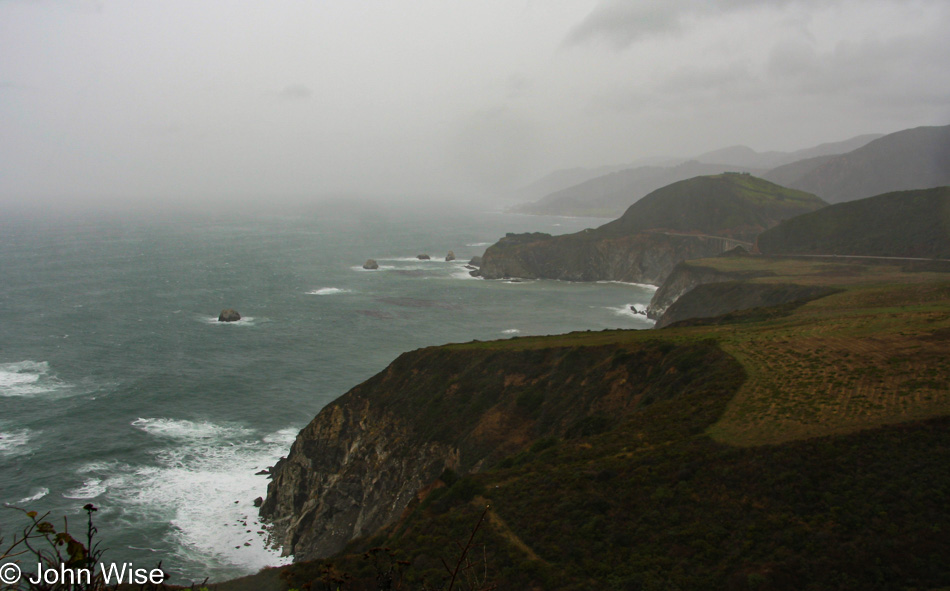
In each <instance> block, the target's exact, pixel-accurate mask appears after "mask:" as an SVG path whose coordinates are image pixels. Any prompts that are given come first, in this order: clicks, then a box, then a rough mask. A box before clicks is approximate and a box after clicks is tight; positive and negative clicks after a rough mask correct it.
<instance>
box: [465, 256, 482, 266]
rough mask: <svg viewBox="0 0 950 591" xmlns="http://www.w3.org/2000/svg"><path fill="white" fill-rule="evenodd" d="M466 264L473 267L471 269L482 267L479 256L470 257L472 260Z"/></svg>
mask: <svg viewBox="0 0 950 591" xmlns="http://www.w3.org/2000/svg"><path fill="white" fill-rule="evenodd" d="M468 264H469V265H471V266H473V267H481V266H482V257H480V256H474V257H472V260H470V261H469V262H468Z"/></svg>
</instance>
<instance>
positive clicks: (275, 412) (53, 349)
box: [0, 205, 653, 583]
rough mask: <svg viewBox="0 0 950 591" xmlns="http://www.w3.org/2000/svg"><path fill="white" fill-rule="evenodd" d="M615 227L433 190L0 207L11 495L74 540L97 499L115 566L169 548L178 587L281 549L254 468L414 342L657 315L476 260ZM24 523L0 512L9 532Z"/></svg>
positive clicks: (595, 287) (0, 378) (3, 496)
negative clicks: (523, 243)
mask: <svg viewBox="0 0 950 591" xmlns="http://www.w3.org/2000/svg"><path fill="white" fill-rule="evenodd" d="M603 221H604V220H599V219H583V218H557V217H541V216H538V217H536V216H519V215H510V214H504V213H499V212H492V211H474V210H472V209H467V210H466V211H461V210H452V209H451V208H449V207H441V206H435V205H426V206H412V207H404V208H401V209H400V208H397V207H395V206H388V207H385V206H379V207H374V208H372V209H371V208H361V207H346V206H340V205H337V206H329V205H328V206H327V207H326V208H321V209H315V210H313V211H311V212H308V213H299V212H298V213H294V214H286V215H276V214H271V215H260V214H254V215H252V214H242V213H220V214H208V213H205V214H189V215H185V214H180V215H165V216H146V215H142V214H138V215H136V214H125V215H119V214H116V215H111V216H97V215H87V216H76V217H71V218H70V217H66V216H59V217H47V218H41V217H40V216H35V215H34V216H26V215H21V216H9V217H5V218H3V219H0V502H3V503H6V504H11V505H15V506H18V507H22V508H25V509H30V510H36V511H39V512H40V513H45V512H47V511H48V512H49V513H50V517H49V520H50V521H52V522H53V523H54V524H56V525H57V527H61V526H62V524H63V521H62V518H63V516H67V517H68V518H69V524H70V526H69V527H70V531H71V532H72V533H73V534H74V535H75V534H78V533H82V532H84V523H85V515H84V513H83V512H82V509H81V508H82V506H83V505H85V504H86V503H93V504H95V505H96V506H97V507H98V508H99V512H98V513H97V514H96V525H97V527H98V528H99V539H100V540H101V542H102V548H105V549H106V553H105V555H104V557H103V559H104V560H105V562H107V563H111V562H126V561H128V562H133V563H134V564H135V567H136V568H139V567H147V568H151V567H152V566H154V565H155V564H156V563H157V562H158V561H162V566H163V568H164V569H165V570H166V571H167V572H168V573H169V574H171V575H172V576H173V579H172V580H171V581H170V582H172V583H185V582H187V581H191V580H198V581H200V580H202V579H204V578H206V577H208V578H210V579H211V580H223V579H226V578H231V577H236V576H241V575H245V574H249V573H253V572H256V571H257V570H259V569H260V568H262V567H264V566H268V565H276V564H280V563H282V562H286V561H287V558H281V557H280V554H279V552H277V551H275V550H274V549H269V548H267V547H265V543H264V536H262V535H261V533H260V532H261V531H262V528H261V524H260V523H259V522H258V521H257V517H256V516H257V510H256V509H255V507H254V506H253V501H254V499H255V498H256V497H259V496H263V495H264V494H265V492H266V488H267V477H266V476H265V475H261V474H257V473H258V472H260V471H261V470H264V469H266V468H267V467H268V466H271V465H273V464H274V462H276V461H277V459H278V458H280V457H281V456H282V455H286V454H287V452H288V450H289V447H290V444H291V443H292V441H293V439H294V437H295V436H296V434H297V432H298V431H299V430H300V429H301V428H302V427H303V426H305V425H306V424H307V423H308V422H309V421H310V420H311V419H312V418H313V416H314V415H315V414H316V413H317V412H318V411H319V410H320V409H321V408H322V407H323V406H324V405H326V404H327V403H328V402H329V401H331V400H333V399H334V398H336V397H338V396H340V395H341V394H343V393H345V392H346V391H347V390H348V389H349V388H351V387H353V386H354V385H356V384H358V383H360V382H362V381H363V380H365V379H367V378H368V377H370V376H372V375H373V374H375V373H377V372H379V371H380V370H382V369H383V368H385V367H386V365H388V364H389V363H390V362H391V361H392V360H393V359H395V358H396V357H397V356H398V355H399V354H400V353H403V352H405V351H409V350H412V349H416V348H419V347H425V346H430V345H438V344H443V343H449V342H465V341H470V340H473V339H479V340H490V339H503V338H512V337H517V336H524V335H541V334H557V333H564V332H569V331H574V330H602V329H608V328H629V329H642V328H649V327H650V326H652V322H650V321H648V320H647V319H646V318H645V317H643V316H641V315H637V314H634V313H632V312H631V310H630V306H631V305H634V304H637V305H643V306H645V305H646V304H647V303H648V302H649V300H650V297H651V296H652V294H653V288H651V287H649V286H638V285H631V284H619V283H567V282H559V281H523V282H505V281H485V280H481V279H475V278H472V277H470V276H469V274H468V270H467V269H466V268H465V267H464V264H465V263H466V262H467V261H468V260H469V259H470V258H471V257H472V256H474V255H480V254H482V252H484V250H485V248H486V247H487V246H488V245H489V244H491V243H493V242H494V241H496V240H497V239H498V238H499V237H501V236H504V234H505V233H506V232H525V231H542V232H549V233H552V234H559V233H569V232H574V231H577V230H580V229H583V228H586V227H593V226H597V225H600V224H601V223H603ZM449 250H452V251H454V253H455V255H456V256H457V260H456V261H453V262H445V261H444V257H445V255H446V253H447V252H448V251H449ZM420 253H427V254H429V255H431V257H432V260H429V261H420V260H418V259H417V258H416V255H417V254H420ZM368 258H374V259H376V260H377V261H378V263H379V265H380V268H379V269H378V270H376V271H367V270H364V269H362V267H361V266H362V264H363V262H364V261H365V260H366V259H368ZM223 308H235V309H236V310H238V311H239V312H240V313H241V315H242V316H243V317H242V319H241V320H240V321H238V322H235V323H219V322H217V315H218V313H219V312H220V311H221V310H222V309H223ZM24 519H25V518H24V517H23V516H22V514H19V513H17V512H16V511H14V510H12V509H8V508H0V527H2V530H0V531H2V535H3V536H4V537H6V538H7V539H10V538H12V535H13V534H14V532H16V531H17V530H19V529H21V528H22V526H23V525H24V524H25V520H24Z"/></svg>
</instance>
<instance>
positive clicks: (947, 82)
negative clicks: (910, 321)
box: [0, 0, 950, 206]
mask: <svg viewBox="0 0 950 591" xmlns="http://www.w3.org/2000/svg"><path fill="white" fill-rule="evenodd" d="M100 6H101V8H102V10H99V7H100ZM592 6H593V7H594V8H593V9H592V8H591V7H592ZM948 25H950V3H948V2H946V0H906V1H903V0H764V1H755V2H753V1H752V0H729V1H719V2H700V1H699V0H680V1H676V2H669V1H667V2H659V1H657V0H637V1H633V0H625V1H622V2H621V1H619V0H609V1H602V2H597V1H592V0H588V2H575V1H572V2H526V3H517V2H511V1H510V0H482V1H481V2H472V3H446V2H444V1H442V0H418V2H412V3H395V2H378V1H376V0H351V1H348V2H297V1H295V0H273V2H267V3H233V2H228V1H227V0H205V1H203V2H189V1H188V0H166V1H165V2H162V3H154V2H152V3H150V2H127V1H124V0H101V1H94V0H36V1H32V0H31V1H25V0H0V55H2V56H5V57H8V59H2V60H0V81H2V83H0V121H3V122H4V123H3V133H0V162H3V171H2V174H0V206H2V205H4V204H6V203H10V202H17V201H23V202H31V203H32V202H36V203H41V202H43V200H48V201H49V202H53V201H55V200H56V199H60V200H77V199H79V197H77V196H83V197H82V199H89V200H93V198H95V199H99V201H98V203H105V202H107V201H108V200H111V202H113V203H114V202H118V201H122V200H129V199H135V200H140V201H142V202H146V201H149V200H151V201H154V202H157V203H161V204H165V203H171V202H172V201H173V199H172V198H171V197H170V196H175V197H177V198H178V199H179V200H181V201H188V200H194V201H203V200H210V199H212V198H218V199H227V198H229V196H232V195H235V194H239V195H248V196H258V198H260V199H262V201H263V200H264V197H268V198H269V196H274V195H294V196H311V195H319V194H324V193H339V192H346V193H351V192H359V193H362V194H367V193H384V194H391V193H398V194H402V195H405V194H407V193H413V192H417V193H422V192H425V193H430V194H449V193H455V192H457V191H460V190H470V191H471V192H472V193H479V194H483V195H486V194H487V195H493V194H496V193H499V192H501V190H502V189H503V188H504V185H506V184H516V183H520V182H522V181H530V180H531V178H532V177H540V176H542V175H544V174H546V173H547V172H550V171H551V170H553V169H557V168H562V167H563V168H566V167H573V166H598V165H602V164H619V163H623V162H628V161H633V160H635V159H637V158H641V157H648V156H652V155H657V154H663V155H667V154H669V155H689V154H695V153H699V152H701V151H704V150H705V149H715V148H719V147H722V146H724V145H734V144H740V143H741V144H747V145H750V146H752V147H754V148H756V149H796V148H803V147H807V146H809V145H815V144H818V143H821V142H825V141H834V140H840V139H843V138H846V137H850V136H854V135H858V134H861V133H868V132H881V131H895V130H897V129H901V128H905V127H915V126H918V125H937V124H946V123H947V122H950V78H948V77H947V76H946V65H945V62H946V56H947V55H950V41H948V39H950V36H948V35H946V33H945V31H946V30H947V29H948V28H950V27H948Z"/></svg>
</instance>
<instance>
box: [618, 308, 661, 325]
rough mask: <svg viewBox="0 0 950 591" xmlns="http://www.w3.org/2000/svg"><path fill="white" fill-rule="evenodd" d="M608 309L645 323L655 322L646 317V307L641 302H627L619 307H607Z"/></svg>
mask: <svg viewBox="0 0 950 591" xmlns="http://www.w3.org/2000/svg"><path fill="white" fill-rule="evenodd" d="M607 309H608V310H610V311H612V312H613V313H614V314H616V315H617V316H623V317H625V318H631V319H633V320H639V321H640V322H643V323H645V324H649V325H650V326H653V325H654V324H656V321H655V320H651V319H650V318H648V317H647V315H646V311H647V307H646V306H644V305H643V304H627V305H625V306H620V307H619V308H614V307H610V306H608V307H607Z"/></svg>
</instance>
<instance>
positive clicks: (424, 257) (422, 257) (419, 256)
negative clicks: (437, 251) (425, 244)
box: [416, 254, 432, 261]
mask: <svg viewBox="0 0 950 591" xmlns="http://www.w3.org/2000/svg"><path fill="white" fill-rule="evenodd" d="M416 258H417V259H419V260H420V261H428V260H429V259H430V258H432V257H430V256H429V255H427V254H417V255H416Z"/></svg>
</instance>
